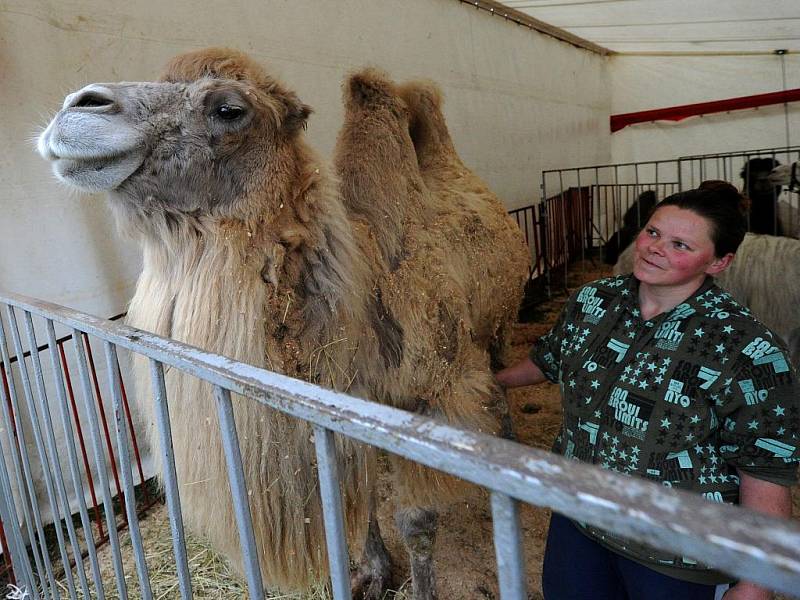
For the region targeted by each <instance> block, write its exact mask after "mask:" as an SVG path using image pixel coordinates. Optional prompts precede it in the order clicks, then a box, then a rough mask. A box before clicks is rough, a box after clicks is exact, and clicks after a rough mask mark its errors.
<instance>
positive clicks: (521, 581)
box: [492, 491, 528, 600]
mask: <svg viewBox="0 0 800 600" xmlns="http://www.w3.org/2000/svg"><path fill="white" fill-rule="evenodd" d="M492 526H493V529H494V550H495V557H496V559H497V579H498V582H499V584H500V598H502V599H503V600H526V598H527V597H528V594H527V592H526V581H525V561H524V559H523V557H522V536H521V535H520V530H519V506H518V504H517V501H516V500H514V499H513V498H510V497H509V496H506V495H505V494H502V493H500V492H497V491H493V492H492Z"/></svg>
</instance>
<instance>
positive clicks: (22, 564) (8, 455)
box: [0, 294, 800, 600]
mask: <svg viewBox="0 0 800 600" xmlns="http://www.w3.org/2000/svg"><path fill="white" fill-rule="evenodd" d="M0 304H3V305H4V307H5V310H6V315H7V316H8V320H9V323H10V327H9V329H10V337H11V338H12V340H13V343H14V346H15V347H16V348H17V350H18V352H17V354H18V356H23V355H24V348H23V347H22V339H21V336H20V334H19V330H18V328H17V327H16V326H15V323H16V322H17V315H18V314H21V315H22V317H23V320H24V322H25V330H26V334H27V340H28V343H29V347H30V348H36V347H37V342H36V339H35V337H36V334H35V327H34V318H35V319H36V321H37V323H38V324H39V326H40V327H41V326H43V327H44V330H45V331H46V335H47V338H48V344H49V347H50V352H49V354H50V362H51V365H52V367H53V372H52V376H53V379H54V381H55V384H56V385H55V388H56V390H57V395H58V402H57V405H58V407H59V416H60V427H61V428H63V430H64V431H65V432H70V431H71V428H72V425H73V423H71V422H70V411H69V408H68V402H67V396H66V392H65V382H64V378H63V376H64V371H63V370H62V369H61V367H60V365H61V364H62V363H61V361H60V360H59V356H58V345H57V343H56V338H55V329H54V324H55V323H60V324H62V325H64V326H66V327H68V328H70V329H72V330H73V344H72V346H73V353H74V355H75V357H76V359H77V363H78V366H79V369H78V370H79V378H80V383H81V388H82V391H83V399H84V402H85V404H86V406H87V407H91V406H92V400H91V396H92V394H91V392H92V383H91V378H90V374H89V369H88V361H87V358H86V352H85V348H84V346H83V344H82V343H80V340H81V337H82V336H83V335H84V334H86V335H88V336H89V337H90V338H93V339H95V340H97V341H99V342H102V344H103V346H104V349H105V358H106V365H107V367H108V373H109V374H110V376H109V377H108V381H107V385H108V386H109V388H110V392H111V395H112V399H113V407H114V419H113V423H114V428H113V429H114V440H115V442H116V448H117V453H116V455H115V456H116V457H117V459H116V462H117V467H118V469H119V472H120V474H121V483H122V490H121V494H120V495H119V496H120V497H119V500H120V501H121V502H122V503H123V504H124V507H125V510H126V514H127V518H128V529H129V533H130V537H131V541H132V546H133V551H134V556H135V559H136V563H135V565H136V577H137V578H138V580H139V586H140V590H141V597H142V598H151V597H152V593H151V592H150V586H149V579H148V577H149V573H148V564H147V560H146V558H145V551H144V547H143V542H142V537H141V534H140V530H139V521H138V516H137V511H136V506H135V499H134V490H133V473H132V469H131V461H130V456H129V452H128V445H127V443H126V440H127V436H128V435H129V431H128V427H129V425H128V422H127V419H126V418H125V417H124V407H123V399H122V390H121V381H122V380H121V377H120V370H119V366H118V365H119V362H118V356H117V355H118V349H124V350H127V351H130V352H133V353H137V354H140V355H143V356H145V357H147V358H148V359H149V361H150V366H151V370H150V374H151V384H152V390H153V402H154V404H155V406H156V409H157V410H156V417H157V419H156V420H157V423H156V426H157V430H158V433H159V435H160V439H161V442H162V444H161V458H162V460H163V465H164V470H163V474H162V475H163V481H164V491H165V496H166V504H167V507H168V512H169V518H170V527H171V530H172V532H173V554H174V558H175V562H176V564H177V572H178V575H177V578H178V582H177V587H178V590H179V593H180V595H181V597H182V598H191V597H192V578H191V573H190V571H189V566H188V561H187V554H186V547H185V538H184V529H183V521H182V515H181V503H180V482H178V481H177V476H176V469H175V463H174V461H173V458H172V453H171V447H172V446H171V428H170V418H169V405H170V404H173V403H175V402H181V400H182V399H181V398H167V397H166V387H165V384H164V370H165V368H173V369H179V370H181V371H184V372H186V373H189V374H190V375H192V376H195V377H198V378H200V379H202V380H204V381H206V382H208V383H210V384H211V385H212V386H213V387H214V390H215V398H216V403H217V414H218V426H219V428H220V431H221V433H222V435H223V439H224V450H225V455H226V460H227V465H228V470H227V474H228V479H229V482H230V488H231V494H232V496H233V502H234V506H235V508H236V518H237V526H238V535H239V539H240V547H241V551H242V555H243V558H244V561H243V563H244V568H245V576H246V581H247V586H248V590H249V595H250V598H254V599H256V598H263V597H264V588H263V582H262V578H261V574H260V572H259V563H258V560H257V552H258V551H259V550H261V551H269V549H265V548H261V549H259V548H258V540H256V539H255V537H254V533H253V530H252V527H251V521H250V511H249V505H248V490H247V489H246V488H245V485H244V482H243V474H242V473H243V472H242V457H241V454H240V449H239V442H238V438H237V433H236V425H235V422H234V419H233V414H234V401H235V402H258V403H260V404H262V405H264V406H265V407H269V408H272V409H275V410H278V411H282V412H284V413H286V414H288V415H290V416H292V417H294V418H298V419H304V420H306V421H309V422H310V423H312V424H313V427H314V431H315V434H314V443H315V445H316V456H317V460H318V465H319V469H318V473H319V484H320V493H321V497H322V500H323V509H324V523H325V535H326V544H327V547H328V553H329V557H330V559H329V560H330V572H331V590H332V593H333V597H334V598H335V599H337V600H341V599H349V598H350V588H349V575H348V556H347V547H346V544H345V538H344V533H343V532H344V527H343V516H342V507H341V500H340V488H339V482H338V475H337V463H336V459H335V450H334V448H335V445H334V436H335V435H341V436H348V437H351V438H353V439H355V440H358V441H360V442H363V443H366V444H370V445H373V446H375V447H377V448H380V449H383V450H385V451H387V452H391V453H395V454H399V455H401V456H403V457H405V458H407V459H410V460H413V461H416V462H418V463H420V464H423V465H425V466H428V467H432V468H435V469H438V470H441V471H444V472H446V473H449V474H452V475H455V476H457V477H460V478H463V479H465V480H467V481H469V482H472V483H475V484H477V485H480V486H483V487H485V488H487V489H488V490H489V491H490V495H491V506H492V517H493V523H494V543H495V551H496V560H497V565H498V580H499V588H500V591H501V597H502V598H503V599H505V600H507V599H515V600H524V599H526V598H527V593H526V581H525V576H524V572H525V570H524V564H525V562H524V556H523V552H524V549H523V548H522V544H521V541H520V540H521V536H520V525H519V517H518V510H519V503H520V502H525V503H530V504H534V505H539V506H548V507H551V508H552V509H554V510H557V511H559V512H561V513H563V514H566V515H568V516H569V517H572V518H574V519H578V520H580V521H585V522H588V523H591V524H594V525H596V526H599V527H602V528H605V529H608V530H611V531H614V532H616V533H618V534H620V535H624V536H627V537H629V538H631V539H633V540H637V541H640V542H645V543H647V544H650V545H653V546H658V547H661V548H666V549H670V550H673V551H675V552H676V553H678V554H681V555H684V556H689V557H695V558H699V559H701V560H702V561H703V562H704V563H706V564H708V565H710V566H712V567H716V568H719V569H721V570H724V571H725V572H728V573H730V574H732V575H735V576H740V577H742V578H745V579H748V580H752V581H756V582H759V583H761V584H763V585H765V586H767V587H769V588H771V589H775V590H779V591H784V592H788V593H793V592H794V591H796V590H797V589H798V587H799V586H800V527H799V526H798V525H797V524H796V523H793V522H790V521H786V520H781V519H776V518H773V517H769V516H766V515H762V514H758V513H755V512H752V511H748V510H746V509H743V508H740V507H736V506H730V505H725V504H716V503H714V502H710V501H708V500H705V499H703V498H701V497H699V496H696V495H692V494H687V493H683V492H678V491H675V490H670V489H666V488H664V487H662V486H660V485H657V484H654V483H652V482H648V481H645V480H642V479H637V478H632V477H627V476H623V475H620V474H617V473H613V472H610V471H606V470H603V469H600V468H598V467H595V466H591V465H587V464H582V463H578V462H575V461H571V460H568V459H565V458H563V457H560V456H557V455H554V454H552V453H549V452H545V451H541V450H536V449H532V448H529V447H524V446H521V445H519V444H516V443H514V442H510V441H507V440H503V439H498V438H493V437H490V436H487V435H483V434H479V433H474V432H468V431H464V430H460V429H457V428H454V427H450V426H447V425H444V424H442V423H441V422H439V421H436V420H433V419H430V418H428V417H424V416H420V415H417V414H413V413H409V412H405V411H401V410H397V409H394V408H390V407H387V406H383V405H379V404H375V403H373V402H368V401H365V400H361V399H358V398H354V397H350V396H347V395H345V394H341V393H337V392H333V391H330V390H326V389H323V388H319V387H317V386H314V385H312V384H309V383H305V382H302V381H298V380H294V379H291V378H288V377H285V376H282V375H279V374H275V373H270V372H268V371H265V370H263V369H258V368H255V367H252V366H249V365H245V364H242V363H238V362H236V361H232V360H230V359H226V358H224V357H220V356H217V355H213V354H210V353H207V352H204V351H202V350H199V349H196V348H193V347H190V346H187V345H185V344H181V343H179V342H176V341H174V340H169V339H165V338H161V337H159V336H156V335H153V334H149V333H146V332H143V331H140V330H136V329H133V328H131V327H127V326H124V325H120V324H117V323H114V322H110V321H106V320H103V319H99V318H96V317H92V316H91V315H86V314H83V313H80V312H77V311H74V310H71V309H68V308H64V307H60V306H57V305H54V304H51V303H48V302H44V301H40V300H35V299H32V298H27V297H24V296H19V295H15V294H0ZM0 351H2V358H3V364H4V365H5V366H6V370H7V372H8V373H9V374H11V372H12V369H16V370H17V372H16V373H14V374H13V375H11V376H10V377H9V382H10V383H11V382H12V381H14V379H15V377H16V378H19V380H21V381H22V382H23V387H24V400H25V403H24V404H23V403H21V402H19V398H18V397H17V390H16V387H15V386H14V385H9V392H8V393H7V392H5V391H3V394H4V397H3V398H2V407H3V410H2V428H3V430H4V431H3V433H4V439H3V442H4V443H5V444H6V449H4V454H3V459H4V460H3V461H0V519H2V522H3V524H4V526H5V538H6V547H7V548H8V551H9V553H10V555H11V559H12V564H13V569H14V574H15V577H16V581H17V584H18V585H19V586H20V587H21V588H22V589H24V590H25V592H26V593H28V594H29V597H30V598H41V597H44V598H59V597H60V594H59V592H58V588H57V586H56V584H55V573H56V570H55V569H56V565H55V564H54V563H56V564H57V562H58V560H60V561H61V564H62V565H64V564H69V563H70V562H74V564H75V565H76V574H77V579H78V581H77V583H76V582H75V581H74V580H73V581H68V582H67V586H68V596H69V597H70V598H77V590H78V589H80V590H81V591H82V593H83V594H84V597H87V598H88V597H90V596H89V594H90V593H92V592H94V594H95V596H96V597H104V596H103V594H104V591H103V590H104V588H103V583H102V577H101V573H100V566H99V564H98V560H97V553H96V551H95V549H94V547H93V545H92V542H91V535H90V534H89V535H86V532H87V531H89V530H90V528H91V526H90V524H89V519H88V512H87V507H86V505H85V504H81V505H80V507H79V513H80V527H76V526H73V524H72V519H71V518H69V517H68V516H67V515H66V513H64V514H63V517H64V518H62V519H56V521H55V523H56V533H57V537H58V551H57V552H56V555H55V557H54V558H51V556H50V554H49V553H48V548H47V544H46V540H45V536H44V533H43V531H42V528H41V519H40V513H41V510H40V506H39V504H38V503H37V501H36V497H35V494H32V493H30V488H29V485H26V484H30V480H29V477H30V472H31V465H32V463H33V461H38V463H39V465H40V466H41V467H42V468H43V469H44V470H45V471H46V472H47V473H48V477H47V479H49V478H52V484H51V485H48V501H49V502H50V503H51V504H56V503H60V504H61V506H62V507H66V506H67V504H66V503H65V493H66V482H65V480H66V477H65V474H64V473H63V472H62V471H61V467H60V462H59V461H58V460H54V457H55V456H56V455H57V454H58V452H59V451H60V449H58V448H55V447H54V445H53V441H52V439H53V432H54V430H55V427H56V425H55V424H54V422H53V420H52V419H51V416H50V414H49V411H48V410H47V406H48V402H47V398H46V397H45V396H46V392H45V386H44V384H43V380H42V379H43V377H42V368H41V363H40V361H39V360H38V353H36V352H33V353H31V354H30V355H29V357H27V358H23V359H22V360H20V361H18V362H17V363H16V364H15V365H12V364H10V363H9V355H8V350H7V334H6V330H5V327H2V322H1V321H0ZM26 362H30V363H31V365H32V373H33V377H31V370H28V369H27V366H26ZM31 380H33V384H32V382H31ZM34 389H35V390H36V394H34V393H33V390H34ZM232 393H234V394H237V395H238V396H236V397H235V398H233V397H232V396H231V394H232ZM88 414H89V417H90V418H89V421H90V423H89V424H88V425H89V430H90V433H91V441H92V449H93V455H94V460H95V462H96V463H97V464H98V465H99V466H100V465H103V464H104V462H105V461H106V460H109V458H110V455H109V456H107V455H106V453H105V452H104V451H103V444H102V436H101V433H100V422H99V418H98V416H97V414H96V413H95V412H94V410H93V409H92V410H89V411H88ZM23 416H25V418H26V419H27V420H29V422H30V431H31V432H32V435H33V437H34V438H35V448H36V451H35V452H30V453H29V452H28V444H27V443H26V441H25V436H26V435H27V431H25V430H24V429H23V428H20V427H19V425H20V424H21V423H22V420H21V418H22V417H23ZM12 423H16V424H17V429H16V431H17V434H18V436H19V437H18V438H15V437H14V435H13V431H14V426H13V425H12ZM17 439H18V440H19V443H17V442H16V440H17ZM66 439H67V444H66V450H67V452H68V454H69V457H70V461H69V470H70V475H71V480H72V483H73V486H74V487H75V488H76V491H77V488H78V487H79V486H80V485H81V484H80V477H79V476H78V471H79V465H78V459H77V452H76V448H75V444H74V439H72V437H70V436H69V435H67V437H66ZM112 460H113V459H112ZM97 470H98V473H100V474H101V476H100V487H101V494H102V498H103V507H104V510H105V517H106V525H107V528H108V535H109V538H110V545H111V548H112V554H113V561H112V562H113V570H114V573H115V579H114V581H115V583H116V586H117V590H116V592H117V593H118V594H119V597H121V598H126V597H128V592H127V586H126V578H125V577H126V574H125V572H124V569H123V565H122V562H121V559H120V550H119V546H120V542H119V536H118V529H119V526H118V524H117V523H116V521H115V520H114V519H113V514H114V511H113V500H114V499H113V497H112V494H111V488H110V484H109V481H108V478H107V476H105V473H106V469H105V468H98V469H97ZM12 482H13V483H15V484H16V486H12ZM14 490H16V493H15V492H14ZM26 490H28V492H27V493H26ZM78 497H79V498H83V494H81V493H79V494H78ZM63 527H65V528H66V529H67V536H66V537H65V536H64V532H63V529H62V528H63ZM26 533H27V535H26ZM232 535H235V534H234V533H233V532H232ZM79 537H83V538H85V540H84V542H85V544H86V545H87V546H88V548H87V556H88V559H89V566H90V569H89V573H88V574H87V572H86V569H85V564H84V561H83V553H82V550H81V548H82V545H81V540H79V539H78V538H79ZM67 540H69V541H67ZM66 571H69V569H66ZM129 575H130V574H129ZM68 578H69V576H68Z"/></svg>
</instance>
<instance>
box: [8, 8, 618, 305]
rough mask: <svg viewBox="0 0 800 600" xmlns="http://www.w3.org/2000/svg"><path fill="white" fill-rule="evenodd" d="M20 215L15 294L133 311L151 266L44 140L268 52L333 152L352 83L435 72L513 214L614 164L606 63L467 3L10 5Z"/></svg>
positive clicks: (15, 191) (13, 226)
mask: <svg viewBox="0 0 800 600" xmlns="http://www.w3.org/2000/svg"><path fill="white" fill-rule="evenodd" d="M2 11H3V12H2V19H0V23H1V24H0V27H2V34H3V37H4V39H5V42H6V43H5V44H4V47H5V48H6V52H5V53H4V56H3V86H2V90H0V95H2V99H3V101H2V104H3V106H4V118H3V119H2V121H0V123H2V125H0V127H2V129H0V133H2V140H3V144H2V149H0V166H1V167H2V172H3V178H2V180H0V193H1V194H2V197H3V205H4V208H5V211H4V218H3V219H2V220H0V287H2V288H7V289H11V290H15V291H19V292H23V293H27V294H31V295H34V296H39V297H44V298H48V299H51V300H53V301H55V302H60V303H65V304H68V305H71V306H74V307H77V308H81V309H83V310H87V311H90V312H94V313H99V314H103V315H111V314H114V313H116V312H120V311H121V310H123V309H124V307H125V300H126V299H127V298H128V297H130V295H131V288H132V285H133V282H134V280H135V277H136V274H137V272H138V270H139V263H138V260H139V259H138V251H137V249H136V248H135V247H134V246H133V245H132V244H131V243H128V242H124V241H121V240H120V237H119V236H118V235H117V234H116V233H115V232H114V226H113V224H112V222H111V218H110V216H109V214H108V212H107V210H106V207H105V202H104V200H103V198H102V197H101V196H98V197H82V198H78V197H75V195H74V194H72V193H71V192H67V191H65V190H64V189H63V188H62V187H60V186H59V185H57V184H56V183H55V181H54V180H53V178H52V177H51V176H50V174H49V172H48V167H47V165H46V164H45V162H44V161H43V160H41V159H40V158H39V157H38V156H36V155H35V154H34V151H33V145H32V144H31V139H32V138H33V137H34V136H35V134H36V132H37V131H36V130H37V127H38V126H43V125H44V124H45V123H46V121H47V118H48V116H49V115H50V114H52V112H53V111H54V110H55V109H56V108H58V107H59V106H60V105H61V102H62V101H63V97H64V95H65V94H66V93H68V92H70V91H74V90H76V89H78V88H80V87H82V86H83V85H85V84H87V83H90V82H97V81H100V82H102V81H118V80H122V79H124V80H128V81H135V80H145V79H152V78H154V77H155V76H157V74H158V72H159V70H160V68H161V66H162V65H163V64H164V62H165V61H166V60H167V59H169V58H170V57H171V56H173V55H175V54H177V53H179V52H182V51H185V50H189V49H195V48H201V47H204V46H209V45H228V46H231V47H236V48H239V49H242V50H245V51H247V52H250V53H252V54H253V55H254V56H255V57H256V58H257V59H258V60H260V61H261V62H262V63H265V64H267V65H269V66H270V68H271V69H272V71H273V72H276V73H277V74H278V75H279V76H281V78H282V79H283V80H284V81H285V82H286V83H287V84H288V85H289V86H290V87H292V88H294V89H296V90H297V91H298V93H299V94H300V96H301V98H302V99H303V100H304V101H305V102H307V103H308V104H310V105H312V106H313V107H314V109H315V114H314V115H312V117H311V119H310V122H309V128H308V136H309V138H310V139H311V141H312V143H313V144H314V145H315V146H316V147H317V148H318V149H319V150H320V151H322V152H323V154H328V155H329V154H330V152H331V150H332V148H333V145H334V142H335V139H336V134H337V132H338V129H339V127H340V124H341V121H342V107H341V99H340V96H341V87H340V86H341V82H342V80H343V78H344V77H345V75H346V73H347V72H348V71H350V70H353V69H355V68H358V67H360V66H363V65H366V64H372V65H376V66H379V67H381V68H384V69H385V70H387V71H388V72H389V73H390V74H391V75H392V76H393V77H395V78H396V79H398V80H403V79H407V78H411V77H420V76H422V77H428V78H431V79H433V80H435V81H437V82H438V83H439V84H440V85H441V86H442V87H443V89H444V92H445V97H446V100H445V112H446V115H447V118H448V122H449V124H450V127H451V130H452V134H453V137H454V140H455V143H456V146H457V148H458V150H459V152H460V153H461V155H462V157H463V159H464V161H465V162H466V163H467V164H468V165H470V166H471V167H473V168H475V170H476V171H477V172H478V173H479V174H480V175H481V176H482V177H484V178H485V179H486V180H487V182H488V183H489V185H490V186H491V187H492V188H493V189H494V190H495V191H497V193H498V194H499V195H500V196H501V197H502V198H503V199H504V200H505V201H506V202H507V204H508V205H509V206H520V205H525V204H529V203H531V202H532V201H533V200H534V199H535V197H536V196H537V191H538V175H537V173H538V172H540V171H541V170H542V169H544V168H552V167H554V166H557V165H561V164H564V163H565V162H573V161H575V160H578V161H580V162H603V161H607V160H608V159H609V152H608V135H609V134H608V128H607V123H606V120H607V115H608V112H609V108H610V90H609V82H608V77H607V73H606V62H605V59H603V58H602V57H600V56H597V55H595V54H592V53H590V52H587V51H584V50H579V49H577V48H574V47H572V46H570V45H568V44H565V43H562V42H559V41H556V40H554V39H552V38H550V37H547V36H544V35H540V34H537V33H535V32H531V31H530V30H528V29H527V28H524V27H520V26H517V25H514V24H513V23H510V22H507V21H504V20H503V19H501V18H498V17H492V16H491V15H489V14H488V13H486V12H484V11H477V10H474V9H472V8H470V7H469V6H467V5H463V4H461V3H459V2H455V1H454V0H437V1H431V0H409V1H408V2H404V3H403V6H402V10H400V9H399V7H398V5H397V3H395V2H390V1H389V0H380V1H372V0H370V1H367V0H347V1H343V2H335V3H320V2H314V1H312V0H296V1H293V2H277V3H275V2H273V3H262V2H248V1H246V0H235V1H232V2H229V3H227V4H225V5H224V6H223V5H215V6H214V8H213V10H209V5H207V4H205V3H202V4H201V3H196V2H190V1H188V0H182V1H179V2H158V1H155V0H143V1H142V2H136V3H130V2H120V1H116V2H103V1H101V0H64V1H63V2H58V3H52V2H49V1H47V0H10V1H9V2H6V3H5V4H4V7H3V9H2Z"/></svg>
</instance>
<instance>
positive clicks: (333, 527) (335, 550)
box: [314, 426, 351, 600]
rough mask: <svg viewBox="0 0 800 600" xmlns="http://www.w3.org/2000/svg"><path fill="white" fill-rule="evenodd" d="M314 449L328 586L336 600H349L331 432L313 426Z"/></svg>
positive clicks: (343, 532)
mask: <svg viewBox="0 0 800 600" xmlns="http://www.w3.org/2000/svg"><path fill="white" fill-rule="evenodd" d="M314 447H315V448H316V451H317V469H318V472H319V483H320V496H321V497H322V513H323V517H324V519H325V541H326V543H327V546H328V562H329V564H330V573H331V586H332V589H333V597H334V598H335V600H351V595H350V571H349V564H350V563H349V559H348V557H347V544H346V542H345V529H344V516H343V513H342V496H341V492H340V489H339V472H338V468H337V464H336V455H337V452H336V440H335V439H334V436H333V432H332V431H331V430H330V429H325V428H324V427H318V426H315V427H314Z"/></svg>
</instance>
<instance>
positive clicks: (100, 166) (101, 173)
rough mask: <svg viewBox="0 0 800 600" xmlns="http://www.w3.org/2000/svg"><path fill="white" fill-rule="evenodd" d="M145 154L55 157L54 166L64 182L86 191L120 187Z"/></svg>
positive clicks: (54, 169)
mask: <svg viewBox="0 0 800 600" xmlns="http://www.w3.org/2000/svg"><path fill="white" fill-rule="evenodd" d="M142 160H143V156H138V155H137V154H130V153H128V154H121V155H116V156H107V157H102V158H54V159H53V160H52V168H53V173H54V174H55V176H56V177H57V178H58V179H59V180H60V181H62V182H64V183H66V184H68V185H71V186H74V187H77V188H80V189H81V190H84V191H86V192H102V191H108V190H113V189H115V188H117V187H119V186H120V185H121V184H122V183H123V182H124V181H125V180H126V179H128V177H130V176H131V175H132V174H133V173H135V172H136V170H137V169H138V168H139V166H140V165H141V163H142Z"/></svg>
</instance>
